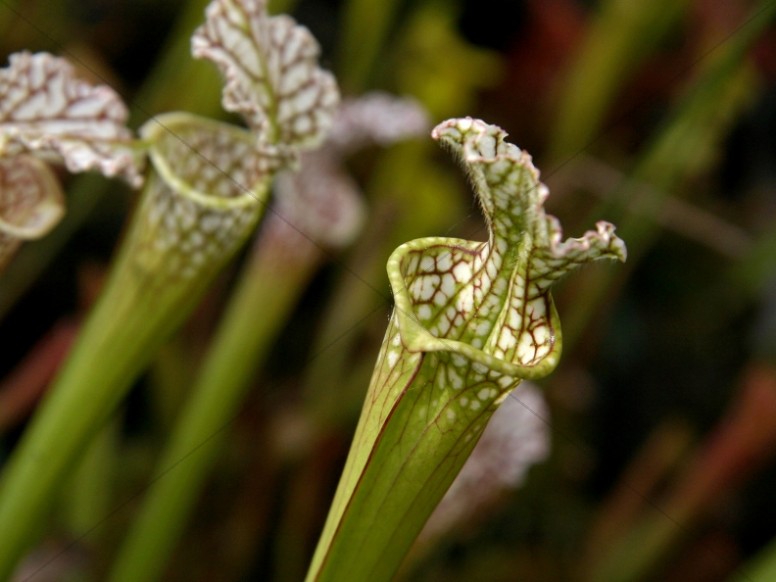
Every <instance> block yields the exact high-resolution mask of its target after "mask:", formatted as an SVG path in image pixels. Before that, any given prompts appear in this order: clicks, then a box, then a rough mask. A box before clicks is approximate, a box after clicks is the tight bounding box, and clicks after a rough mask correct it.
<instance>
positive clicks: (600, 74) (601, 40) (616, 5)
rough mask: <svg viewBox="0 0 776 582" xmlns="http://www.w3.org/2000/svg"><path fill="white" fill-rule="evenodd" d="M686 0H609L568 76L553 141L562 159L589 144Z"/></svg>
mask: <svg viewBox="0 0 776 582" xmlns="http://www.w3.org/2000/svg"><path fill="white" fill-rule="evenodd" d="M688 5H689V2H688V0H656V1H653V2H642V1H641V0H609V1H605V2H602V3H601V6H600V7H599V10H600V13H599V14H598V15H597V17H596V18H595V20H594V22H593V23H592V24H591V25H590V28H589V29H588V31H587V37H586V41H585V43H584V45H583V47H582V49H581V51H580V52H579V54H578V55H577V57H576V58H575V60H574V63H573V65H572V67H571V70H570V73H569V77H568V79H567V81H566V84H565V87H564V91H563V95H562V98H561V103H560V106H559V113H558V119H557V123H556V126H555V130H554V131H553V132H552V138H553V139H552V143H551V146H550V152H551V154H552V155H551V158H552V159H553V160H559V161H564V160H563V158H566V157H568V156H573V155H575V154H577V153H578V151H579V150H580V149H582V148H584V147H585V146H587V145H589V142H590V141H591V139H593V138H594V136H595V133H596V132H597V131H598V129H599V127H600V125H601V120H602V119H603V117H604V115H605V113H606V112H607V111H609V109H610V106H611V104H612V101H613V99H614V98H615V97H616V95H617V91H618V89H619V88H620V87H621V86H622V84H623V82H624V81H625V80H626V79H627V76H628V74H629V73H630V72H632V71H634V70H636V68H637V66H638V64H639V62H640V61H641V60H643V59H644V58H645V57H646V56H648V55H649V52H650V50H652V49H653V48H654V47H655V46H656V45H657V44H658V43H659V42H660V41H661V39H662V38H663V37H665V36H666V34H667V33H668V32H669V31H670V30H671V28H672V27H673V26H674V25H676V23H677V22H678V21H679V19H680V18H681V17H682V16H683V14H684V12H685V10H686V9H687V6H688Z"/></svg>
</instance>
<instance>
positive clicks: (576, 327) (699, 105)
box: [564, 0, 776, 346]
mask: <svg viewBox="0 0 776 582" xmlns="http://www.w3.org/2000/svg"><path fill="white" fill-rule="evenodd" d="M774 15H776V3H773V2H768V1H767V0H763V1H762V2H760V3H759V4H758V5H757V7H756V8H755V9H754V10H753V11H752V12H751V13H750V15H749V17H748V20H747V21H746V23H745V24H744V25H742V26H741V27H740V29H739V30H738V32H737V33H736V34H735V35H734V36H732V37H731V38H730V39H729V40H728V41H727V42H726V43H725V44H723V45H721V46H720V47H719V48H718V49H717V50H718V51H719V52H717V53H715V54H714V56H713V58H714V60H713V61H712V62H711V63H710V64H709V65H708V66H707V67H706V68H705V69H704V71H703V72H702V73H701V75H700V77H699V78H698V80H697V81H696V82H695V83H694V84H693V85H692V86H691V88H690V89H689V91H688V93H687V94H686V96H685V97H684V99H683V100H682V101H681V102H680V103H679V105H678V106H677V108H676V110H675V112H674V113H673V115H671V117H670V118H669V119H668V120H667V121H666V123H665V124H664V125H663V127H662V129H661V130H659V131H658V132H657V134H656V136H655V138H654V139H653V141H652V143H651V144H650V145H648V146H647V147H646V149H645V153H644V154H643V156H642V158H641V160H640V161H639V163H638V165H637V166H636V168H635V169H634V171H633V172H632V176H633V180H634V183H636V184H638V183H640V182H644V183H648V184H650V185H651V186H653V187H654V188H655V190H654V191H653V192H655V193H659V194H662V195H667V194H668V193H670V192H673V191H674V190H675V189H676V188H677V186H678V185H679V184H681V182H682V181H683V180H685V179H686V178H687V177H688V176H690V175H692V174H693V173H697V172H700V171H702V170H703V169H705V168H707V167H708V165H709V163H710V162H711V160H712V153H713V151H714V149H715V148H716V147H717V145H718V144H719V142H720V140H721V139H722V137H723V136H724V135H725V133H726V131H727V130H728V129H729V125H730V121H731V119H732V117H733V114H734V113H735V112H737V111H739V110H740V109H741V107H742V105H743V104H744V103H745V102H746V97H747V96H748V95H749V94H750V90H749V89H748V88H747V87H749V86H751V75H750V71H749V69H748V66H747V64H746V63H745V62H743V61H744V59H745V57H746V54H747V51H748V49H749V48H750V47H751V45H752V44H753V43H754V41H756V40H757V39H758V38H759V37H760V35H761V34H762V32H763V30H764V29H765V27H766V26H767V25H768V24H769V23H770V22H771V21H772V20H773V17H774ZM742 86H743V88H744V89H743V90H742ZM628 187H629V184H628V183H626V184H624V185H623V187H622V191H621V194H620V195H618V196H617V199H618V200H621V201H623V202H624V201H627V200H628V196H627V193H628ZM663 202H664V198H663V197H658V196H654V195H653V196H650V197H648V198H646V199H645V198H643V197H642V198H641V200H639V201H638V203H639V204H640V205H641V206H640V208H639V211H638V212H636V213H634V214H632V215H629V214H628V213H627V212H625V213H624V214H623V215H622V219H621V220H620V222H621V223H622V226H621V227H620V233H621V236H622V237H623V239H624V240H626V241H628V245H629V248H630V249H631V260H630V261H628V264H627V265H626V267H625V269H624V270H622V271H619V270H618V271H617V272H612V273H611V274H605V275H604V276H601V277H596V278H594V279H589V280H585V278H584V274H583V277H580V278H579V279H580V286H579V287H577V288H576V289H575V299H574V302H575V306H576V309H574V310H573V312H572V313H570V315H569V317H567V318H566V320H565V322H564V323H565V327H564V335H565V340H566V345H567V346H571V345H574V344H575V343H576V341H577V340H578V339H579V337H580V335H581V333H582V331H583V330H584V329H585V326H586V325H587V324H588V322H590V321H593V320H594V319H595V317H596V314H597V313H598V308H599V306H600V305H602V303H603V300H604V298H605V297H606V294H607V293H609V292H610V291H611V290H612V288H613V287H612V283H613V281H614V279H615V278H620V279H621V278H622V277H623V276H624V274H626V273H627V272H628V271H629V270H631V269H633V268H634V267H635V265H636V264H637V263H638V260H639V258H640V256H641V255H642V254H643V253H644V252H645V251H646V249H647V248H648V247H649V245H650V244H651V242H652V241H653V240H654V239H655V238H656V236H657V235H658V233H659V230H660V229H659V225H658V223H657V221H656V220H654V219H652V220H650V219H649V218H648V217H649V216H650V215H652V216H654V215H656V214H657V213H658V212H659V211H660V208H661V205H662V203H663ZM613 210H614V209H613ZM619 210H620V212H623V211H625V209H622V208H621V209H619ZM597 213H598V214H599V215H600V214H603V215H606V214H607V213H606V212H605V210H601V209H599V210H598V211H597Z"/></svg>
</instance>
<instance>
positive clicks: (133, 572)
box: [110, 254, 314, 582]
mask: <svg viewBox="0 0 776 582" xmlns="http://www.w3.org/2000/svg"><path fill="white" fill-rule="evenodd" d="M278 267H281V265H278V264H277V263H276V262H275V261H273V260H272V257H268V256H266V254H263V256H262V260H258V261H255V262H254V263H253V264H252V265H250V267H249V269H248V270H247V271H246V272H244V273H243V276H242V278H241V281H240V283H239V285H238V288H237V290H236V292H235V295H234V296H233V298H232V300H231V301H230V302H229V306H228V309H227V312H226V314H225V315H224V319H223V322H222V323H221V325H220V326H219V330H218V333H217V335H216V337H215V338H214V343H213V349H212V350H210V351H209V352H208V355H207V360H206V361H205V364H204V368H203V370H202V373H201V375H200V377H199V380H198V382H197V383H196V385H195V386H194V388H193V390H192V392H191V395H190V396H189V397H188V398H187V402H186V406H185V408H184V410H183V412H182V414H181V417H180V419H179V420H178V422H177V424H176V427H175V431H174V434H173V435H172V438H171V440H170V442H169V443H168V445H167V446H166V448H165V450H164V453H163V454H162V456H161V459H160V461H159V464H158V466H159V467H160V471H159V473H158V476H157V479H156V480H155V481H154V483H153V488H152V489H151V491H150V492H149V494H148V497H147V499H146V501H145V503H144V505H143V508H142V511H141V512H140V514H139V516H138V517H137V519H136V521H135V523H134V524H133V526H132V529H131V531H130V533H129V536H128V537H127V540H126V541H125V542H124V546H123V547H122V549H121V551H120V553H119V556H118V559H117V560H116V563H115V565H114V569H113V572H112V574H111V577H110V580H112V581H114V582H120V581H127V582H133V581H135V580H156V579H159V578H160V577H161V575H162V573H163V568H164V565H165V563H166V561H167V558H168V556H169V554H170V553H171V552H172V550H173V549H174V546H175V543H176V541H177V540H178V538H179V536H180V534H181V532H182V530H183V528H184V527H185V525H186V518H187V517H188V515H189V514H190V513H191V509H192V507H193V505H194V503H195V502H196V500H197V499H198V496H199V493H200V492H201V490H202V487H203V485H204V483H205V480H206V478H207V476H208V474H209V470H210V468H211V467H212V465H213V463H214V461H215V460H216V458H217V455H218V453H219V452H220V451H221V449H222V445H223V442H224V436H225V434H224V432H225V430H224V429H225V428H227V427H228V426H229V425H230V424H231V421H232V420H233V419H234V416H235V415H236V414H237V411H238V409H239V406H240V403H241V402H242V400H243V397H244V395H245V392H246V390H247V389H248V388H250V386H251V383H250V380H251V377H252V375H253V373H254V372H255V370H256V367H257V365H258V364H259V363H260V362H261V361H262V360H263V358H264V356H265V354H266V351H267V348H269V347H270V346H271V345H272V339H273V338H274V337H275V335H276V333H277V332H278V330H279V329H280V328H281V327H282V325H283V323H284V322H285V321H286V318H287V316H288V313H289V312H290V311H291V309H292V308H293V306H294V305H295V303H296V300H297V298H298V297H299V294H300V293H301V291H302V290H303V289H304V287H305V283H306V281H307V280H308V279H309V276H310V275H311V273H312V272H313V269H312V267H314V264H308V265H286V266H285V268H282V269H279V268H278Z"/></svg>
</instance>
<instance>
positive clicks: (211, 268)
mask: <svg viewBox="0 0 776 582" xmlns="http://www.w3.org/2000/svg"><path fill="white" fill-rule="evenodd" d="M192 44H193V47H192V50H193V52H194V53H195V56H198V57H204V58H208V59H210V60H212V61H214V62H215V63H216V64H217V65H218V66H219V67H220V68H221V71H222V73H223V75H224V77H225V80H226V83H225V88H224V92H223V103H224V107H225V108H227V109H228V110H230V111H236V112H238V113H240V114H242V115H243V116H244V117H245V120H246V122H247V125H248V129H241V128H239V127H236V126H233V125H229V124H226V123H220V122H215V121H212V120H208V119H204V118H201V117H197V116H193V115H190V114H186V113H170V114H165V115H161V116H157V117H155V118H154V119H152V120H150V121H148V122H147V123H146V124H145V125H144V126H143V128H142V129H141V135H142V138H143V141H142V142H139V143H130V144H126V143H125V139H124V138H125V136H124V134H123V133H121V134H120V135H118V138H121V139H119V143H118V146H119V149H118V150H117V151H118V153H119V154H120V155H119V156H118V157H116V158H115V159H114V158H108V161H107V165H105V164H104V163H103V161H104V158H103V157H102V156H101V154H103V153H104V150H108V151H113V150H112V149H111V147H108V146H113V145H114V141H116V140H115V139H114V138H116V134H115V131H114V130H115V128H114V124H113V123H109V124H108V129H107V130H106V129H105V128H104V127H103V125H100V123H101V122H102V121H105V119H103V118H104V117H105V116H98V118H97V119H96V120H92V121H93V124H94V126H95V127H92V126H91V125H89V124H87V126H88V127H90V128H92V129H95V128H96V129H95V133H96V136H97V138H100V137H102V138H105V137H106V135H107V139H105V140H103V141H100V140H99V139H92V138H93V137H94V136H92V135H91V134H88V132H87V137H88V138H89V139H87V140H85V141H84V140H82V142H83V143H82V142H78V143H75V144H73V143H71V141H69V138H70V135H69V134H68V133H67V132H64V134H63V135H59V134H58V133H57V131H61V129H62V127H72V126H73V124H72V123H70V121H71V120H67V122H66V123H64V122H63V123H59V122H58V121H57V122H55V123H52V124H49V125H50V127H49V128H48V129H50V131H48V130H47V126H46V125H45V124H31V125H30V124H24V123H22V124H18V123H16V124H11V125H10V126H9V131H8V132H7V135H4V136H3V141H0V146H3V147H5V148H6V150H8V148H9V147H10V146H13V147H14V148H30V147H40V148H43V149H44V150H45V151H46V153H51V152H50V151H49V150H52V147H51V146H52V144H54V145H55V146H56V147H53V150H52V151H53V153H59V154H61V155H63V156H66V161H69V162H70V163H72V164H73V167H75V168H82V167H92V166H99V167H100V168H102V170H103V171H105V172H106V173H108V172H113V173H119V172H123V173H128V174H129V178H130V179H132V178H135V177H136V176H137V175H138V174H137V170H136V169H135V167H134V166H131V167H130V166H128V165H127V164H128V161H129V160H133V159H134V157H133V154H134V153H136V152H137V151H138V150H141V151H142V150H143V149H147V150H148V154H149V157H150V159H151V162H152V170H151V172H150V175H149V176H148V178H147V179H146V183H145V186H144V190H143V193H142V195H141V199H140V201H139V204H138V208H137V210H136V212H135V215H134V217H133V220H132V222H131V224H130V227H129V229H128V232H127V233H126V235H125V238H124V241H123V244H122V247H121V249H120V250H119V252H118V256H117V259H116V261H115V262H114V265H113V268H112V271H111V275H110V277H109V280H108V283H107V285H106V288H105V289H104V291H103V293H102V295H101V297H100V299H99V301H98V303H97V305H96V307H95V309H94V310H93V312H92V313H91V314H90V317H89V319H88V321H87V322H86V324H85V325H84V328H83V329H82V331H81V334H80V336H79V339H78V341H77V343H76V345H75V347H74V348H73V351H72V353H71V354H70V356H69V358H68V360H67V362H66V363H65V365H64V367H63V369H62V371H61V372H60V375H59V377H58V379H57V380H56V381H55V382H54V385H53V386H52V387H51V389H50V392H49V394H48V396H47V398H46V400H45V401H44V402H43V404H42V405H41V407H40V409H39V410H38V411H37V413H36V415H35V418H34V419H33V421H32V423H31V425H30V426H29V427H28V429H27V431H26V432H25V434H24V436H23V439H22V441H21V443H20V444H19V446H18V447H17V449H16V451H15V452H14V455H13V457H12V459H11V461H10V462H9V465H8V468H7V469H6V471H5V473H4V475H3V481H2V484H1V485H0V487H1V489H0V523H2V524H3V528H4V530H5V531H12V532H13V535H5V536H0V579H5V578H7V577H8V576H10V574H11V572H12V570H13V567H14V565H15V564H16V562H17V560H18V559H19V557H20V556H21V554H22V553H23V552H24V550H25V549H26V548H27V546H28V545H29V544H30V543H31V541H32V540H33V538H34V535H35V533H36V531H37V530H38V529H39V527H40V525H41V523H42V521H43V520H44V518H45V516H46V514H47V510H48V508H49V506H50V504H51V503H52V499H54V498H55V495H54V494H55V492H56V490H57V486H58V484H59V483H60V481H62V480H63V478H64V477H65V476H66V475H67V471H68V469H69V468H70V467H71V466H72V464H73V463H74V462H75V461H76V460H77V457H78V453H79V451H80V450H82V449H83V448H84V446H85V445H86V444H87V443H88V441H89V438H90V437H91V436H92V435H93V434H94V433H95V432H96V431H97V429H98V428H99V426H100V424H101V423H102V422H103V421H104V420H105V419H106V418H107V417H108V416H109V415H110V413H111V412H112V411H113V409H114V408H115V406H116V405H117V403H118V402H119V401H120V400H121V398H122V397H123V395H124V394H125V393H126V391H127V390H128V389H129V387H130V386H131V384H132V382H133V381H134V379H135V378H136V377H137V375H138V374H139V373H140V372H141V371H142V370H143V368H144V367H145V366H146V365H147V364H148V363H149V361H150V359H151V358H152V357H153V355H154V353H155V352H156V350H157V349H158V348H159V346H161V344H162V343H163V342H164V341H165V340H166V339H167V338H168V337H169V336H170V334H171V333H172V332H173V331H174V330H175V329H176V327H177V326H178V325H179V324H180V323H182V322H183V321H184V319H185V318H186V317H187V316H188V314H189V313H190V312H191V310H192V309H193V307H194V306H195V305H196V303H197V301H198V300H199V299H200V297H201V296H202V293H203V292H204V290H205V289H206V287H207V286H208V284H209V283H210V282H211V281H212V279H213V277H214V276H215V274H216V273H217V272H218V271H219V270H220V269H221V268H222V267H223V266H224V265H225V264H226V263H227V262H228V261H229V259H230V258H231V257H232V256H233V255H234V254H235V252H236V251H237V249H238V248H239V247H240V246H241V245H242V243H243V242H244V241H245V240H246V239H247V238H248V236H249V235H250V233H251V232H252V231H253V229H254V227H255V226H256V223H257V222H258V220H259V218H260V217H261V215H262V214H263V211H264V209H265V207H266V202H267V197H268V194H269V191H270V187H271V183H272V180H273V177H274V174H275V172H276V171H277V170H278V169H280V168H281V167H285V166H288V165H294V164H295V163H296V160H297V157H298V155H299V153H300V152H301V151H302V150H306V149H309V148H312V147H315V146H316V145H317V144H318V143H320V141H321V140H322V139H323V138H324V136H325V132H326V130H327V129H328V127H329V125H330V122H331V117H332V114H333V110H334V108H335V106H336V104H337V102H338V92H337V87H336V83H335V82H334V79H333V77H332V76H331V75H330V74H329V73H327V72H325V71H322V70H321V69H319V68H318V66H317V55H318V45H317V43H316V42H315V40H314V39H313V37H312V35H311V34H310V33H309V31H307V30H306V29H304V28H302V27H299V26H296V25H295V23H294V22H293V21H292V20H291V19H289V18H287V17H269V16H268V15H267V13H266V5H265V2H264V1H263V0H215V1H214V2H213V3H211V5H210V6H209V7H208V10H207V19H206V22H205V24H204V25H203V26H202V27H201V28H200V29H199V30H198V31H197V33H195V36H194V37H193V43H192ZM30 78H31V81H34V82H37V80H38V79H39V75H37V76H36V75H30ZM2 80H3V79H2V78H0V81H2ZM25 86H26V85H25ZM57 86H59V85H57ZM77 87H78V89H77V90H76V91H74V93H73V94H74V95H76V96H80V95H81V93H80V92H79V91H81V89H80V85H79V86H77ZM30 93H31V94H33V95H35V92H30ZM67 95H70V93H67ZM88 95H91V100H87V103H88V104H92V105H93V104H94V103H97V104H98V105H100V106H101V107H105V108H107V110H109V111H114V110H115V111H118V113H122V112H123V111H124V110H119V109H117V108H116V107H115V105H114V102H113V101H112V97H113V94H112V93H110V94H108V93H106V92H105V91H98V92H97V93H96V95H92V94H88ZM106 95H107V97H106ZM101 98H105V99H104V100H101ZM38 101H40V100H39V99H38V100H35V99H34V98H33V99H31V102H32V103H33V104H34V103H37V102H38ZM57 103H59V101H57ZM64 103H65V104H66V105H67V104H69V103H71V101H68V100H64ZM72 103H75V105H73V107H72V110H74V111H76V112H83V110H84V108H85V106H84V105H83V104H82V103H80V102H79V101H78V100H74V101H72ZM98 109H99V108H98ZM11 110H12V111H15V112H16V113H17V117H18V111H19V108H11ZM21 110H22V111H27V110H29V107H27V108H26V109H25V108H21ZM66 111H67V109H66ZM25 115H26V114H25ZM119 117H121V116H120V115H119ZM3 129H4V128H3V127H2V126H1V124H0V130H3ZM36 132H37V133H36ZM52 136H53V137H52ZM57 140H59V141H57ZM106 143H107V145H106ZM9 151H10V152H11V153H14V154H15V153H16V150H15V149H13V150H9ZM25 151H26V150H25ZM0 153H2V150H0ZM68 155H69V156H71V157H73V159H69V158H67V156H68ZM130 170H132V171H131V172H130Z"/></svg>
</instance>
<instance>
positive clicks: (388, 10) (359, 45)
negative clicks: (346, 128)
mask: <svg viewBox="0 0 776 582" xmlns="http://www.w3.org/2000/svg"><path fill="white" fill-rule="evenodd" d="M399 4H400V3H399V2H398V1H397V0H384V1H382V2H373V1H372V0H347V1H346V2H345V6H344V8H343V11H342V15H343V16H342V26H340V30H341V31H342V34H341V37H340V38H341V40H340V46H339V59H338V67H337V70H338V72H339V75H338V77H339V82H340V84H341V85H342V87H343V88H344V90H345V91H348V92H352V93H358V92H361V91H363V90H364V88H365V87H366V86H368V81H369V76H370V75H371V74H372V73H374V72H375V70H376V68H375V67H374V62H375V60H376V59H377V57H378V56H379V54H380V50H381V49H382V48H383V44H384V43H385V40H386V38H387V37H388V34H389V32H390V29H391V26H392V25H393V22H394V20H395V17H396V12H397V9H398V8H399Z"/></svg>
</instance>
